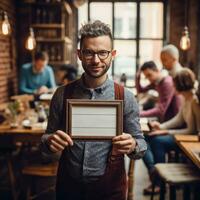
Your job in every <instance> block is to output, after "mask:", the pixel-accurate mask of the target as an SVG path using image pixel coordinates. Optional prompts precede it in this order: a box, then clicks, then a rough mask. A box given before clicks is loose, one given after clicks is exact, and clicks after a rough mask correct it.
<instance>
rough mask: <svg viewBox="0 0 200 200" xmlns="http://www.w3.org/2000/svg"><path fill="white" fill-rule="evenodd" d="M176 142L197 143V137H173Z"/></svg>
mask: <svg viewBox="0 0 200 200" xmlns="http://www.w3.org/2000/svg"><path fill="white" fill-rule="evenodd" d="M174 138H175V140H176V142H198V136H197V135H174Z"/></svg>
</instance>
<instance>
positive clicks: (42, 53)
mask: <svg viewBox="0 0 200 200" xmlns="http://www.w3.org/2000/svg"><path fill="white" fill-rule="evenodd" d="M34 58H35V60H43V61H46V60H49V56H48V54H47V52H45V51H39V52H37V53H36V54H35V56H34Z"/></svg>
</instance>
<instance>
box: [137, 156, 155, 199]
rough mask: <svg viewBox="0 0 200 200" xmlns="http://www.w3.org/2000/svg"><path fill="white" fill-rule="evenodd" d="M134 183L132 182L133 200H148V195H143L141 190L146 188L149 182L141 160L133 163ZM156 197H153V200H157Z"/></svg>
mask: <svg viewBox="0 0 200 200" xmlns="http://www.w3.org/2000/svg"><path fill="white" fill-rule="evenodd" d="M134 177H135V181H134V200H150V196H149V195H145V196H144V195H143V189H144V188H145V187H147V186H148V185H149V184H150V182H149V177H148V174H147V169H146V167H145V165H144V163H143V161H142V160H137V161H136V162H135V174H134ZM158 199H159V198H158V195H157V196H155V198H154V200H158Z"/></svg>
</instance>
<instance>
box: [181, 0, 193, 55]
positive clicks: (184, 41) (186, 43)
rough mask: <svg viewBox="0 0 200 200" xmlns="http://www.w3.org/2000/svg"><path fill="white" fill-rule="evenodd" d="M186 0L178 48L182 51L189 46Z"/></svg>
mask: <svg viewBox="0 0 200 200" xmlns="http://www.w3.org/2000/svg"><path fill="white" fill-rule="evenodd" d="M188 9H189V8H188V0H185V26H184V29H183V32H182V36H181V40H180V48H181V49H182V50H183V51H187V50H188V49H189V48H190V46H191V42H190V35H189V30H188V26H187V24H188Z"/></svg>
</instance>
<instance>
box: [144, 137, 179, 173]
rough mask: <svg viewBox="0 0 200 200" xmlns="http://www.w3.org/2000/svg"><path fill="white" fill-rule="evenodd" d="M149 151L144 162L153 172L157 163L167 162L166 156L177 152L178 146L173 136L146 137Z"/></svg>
mask: <svg viewBox="0 0 200 200" xmlns="http://www.w3.org/2000/svg"><path fill="white" fill-rule="evenodd" d="M145 139H146V141H147V144H148V149H147V151H146V153H145V155H144V157H143V161H144V163H145V165H146V167H147V169H148V170H149V172H151V171H152V170H153V168H154V165H155V164H156V163H164V162H165V154H166V153H167V152H169V151H171V150H176V148H177V146H176V143H175V140H174V137H173V136H172V135H160V136H151V137H149V136H145Z"/></svg>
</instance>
